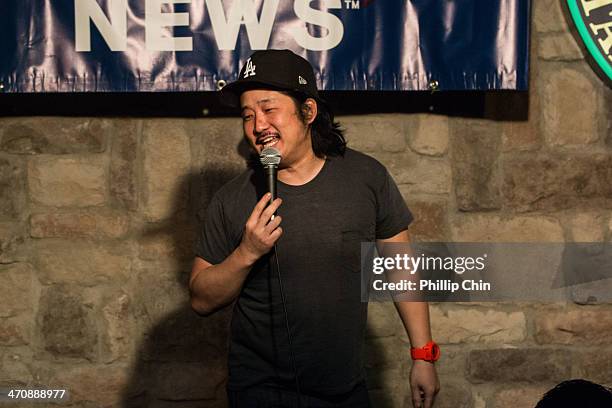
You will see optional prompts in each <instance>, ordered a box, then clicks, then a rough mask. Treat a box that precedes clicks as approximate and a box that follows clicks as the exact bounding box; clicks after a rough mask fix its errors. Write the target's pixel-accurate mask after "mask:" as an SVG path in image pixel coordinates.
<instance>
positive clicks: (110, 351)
mask: <svg viewBox="0 0 612 408" xmlns="http://www.w3.org/2000/svg"><path fill="white" fill-rule="evenodd" d="M102 316H103V319H104V328H105V333H104V349H105V354H106V358H105V361H106V362H112V361H115V360H118V359H126V358H128V357H130V356H129V353H130V351H132V350H131V347H130V346H131V344H132V342H133V339H132V335H131V327H132V326H131V325H130V298H129V297H128V295H127V294H125V293H121V294H119V295H118V296H117V297H116V298H113V299H110V300H109V301H108V302H107V303H106V305H104V307H103V308H102Z"/></svg>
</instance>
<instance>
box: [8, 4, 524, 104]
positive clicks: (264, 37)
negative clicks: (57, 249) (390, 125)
mask: <svg viewBox="0 0 612 408" xmlns="http://www.w3.org/2000/svg"><path fill="white" fill-rule="evenodd" d="M2 3H3V4H2V5H3V15H2V20H3V21H2V24H1V28H0V43H1V45H2V48H1V51H0V52H1V53H2V54H3V55H2V60H1V62H0V81H1V82H2V86H3V89H4V91H5V92H139V91H173V92H176V91H179V92H180V91H190V92H192V91H214V90H217V89H218V88H219V87H221V86H222V85H223V84H224V83H226V82H231V81H233V80H234V79H235V78H236V76H237V74H238V72H239V69H240V67H241V65H242V64H243V63H244V61H245V60H246V59H247V58H248V56H249V55H250V54H251V53H252V52H253V51H254V50H258V49H266V48H288V49H291V50H293V51H294V52H296V53H297V54H300V55H302V56H304V57H305V58H307V59H308V60H309V61H310V62H311V63H312V65H313V67H314V69H315V74H316V77H317V81H318V82H319V84H318V85H319V88H320V89H324V90H394V91H401V90H406V91H410V90H418V91H422V90H493V89H510V90H526V89H527V83H528V54H529V11H530V2H529V0H315V1H312V0H4V1H3V2H2Z"/></svg>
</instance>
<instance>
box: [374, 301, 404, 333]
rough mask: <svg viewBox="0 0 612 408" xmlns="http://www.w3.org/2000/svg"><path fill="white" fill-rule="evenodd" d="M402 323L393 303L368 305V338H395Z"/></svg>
mask: <svg viewBox="0 0 612 408" xmlns="http://www.w3.org/2000/svg"><path fill="white" fill-rule="evenodd" d="M399 327H403V326H402V321H401V320H400V318H399V315H398V314H397V311H396V310H395V306H394V305H393V303H391V302H370V303H368V326H367V330H366V337H389V336H393V335H394V334H395V333H396V332H397V330H398V328H399Z"/></svg>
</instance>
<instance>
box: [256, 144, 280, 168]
mask: <svg viewBox="0 0 612 408" xmlns="http://www.w3.org/2000/svg"><path fill="white" fill-rule="evenodd" d="M259 161H260V162H261V165H262V166H264V167H270V166H273V167H277V166H278V164H279V163H280V161H281V154H280V152H279V151H278V150H277V149H275V148H273V147H266V148H265V149H263V150H262V151H261V153H260V154H259Z"/></svg>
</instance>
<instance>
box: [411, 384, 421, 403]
mask: <svg viewBox="0 0 612 408" xmlns="http://www.w3.org/2000/svg"><path fill="white" fill-rule="evenodd" d="M411 388H412V405H413V406H414V408H423V396H422V395H421V388H420V387H419V386H418V385H413V386H412V387H411Z"/></svg>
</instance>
